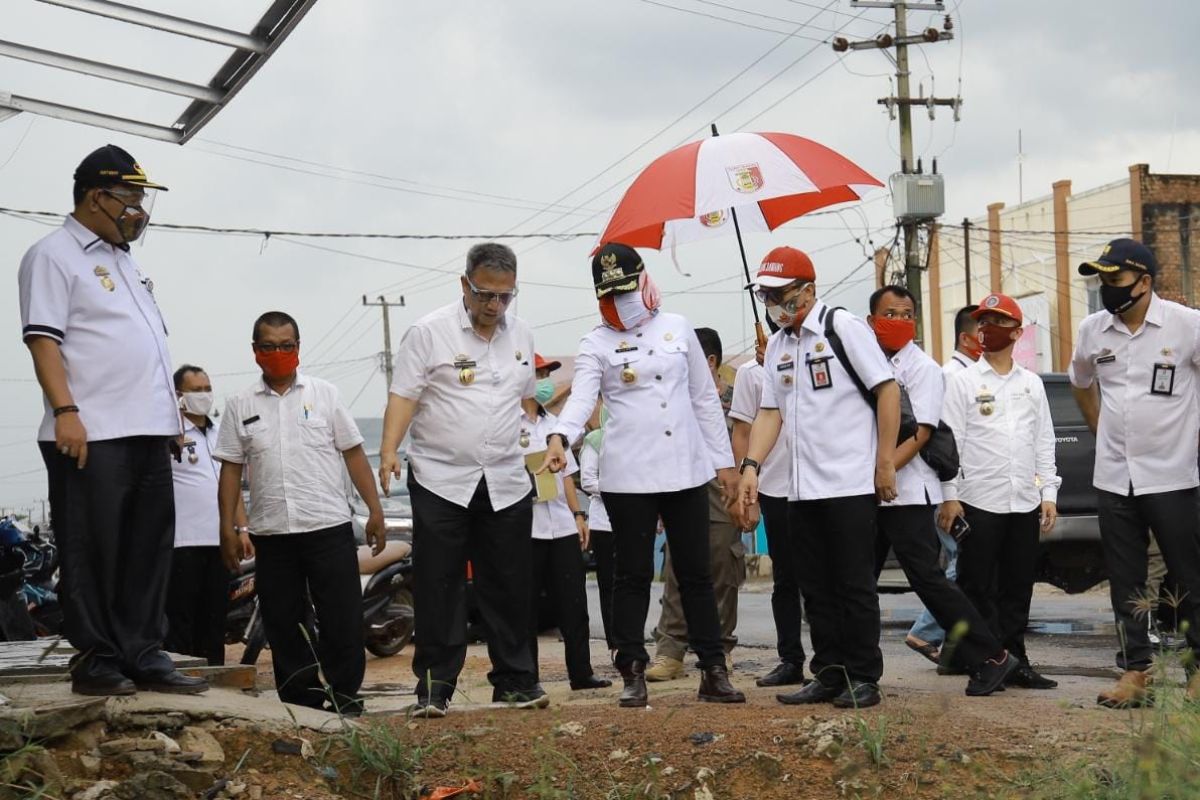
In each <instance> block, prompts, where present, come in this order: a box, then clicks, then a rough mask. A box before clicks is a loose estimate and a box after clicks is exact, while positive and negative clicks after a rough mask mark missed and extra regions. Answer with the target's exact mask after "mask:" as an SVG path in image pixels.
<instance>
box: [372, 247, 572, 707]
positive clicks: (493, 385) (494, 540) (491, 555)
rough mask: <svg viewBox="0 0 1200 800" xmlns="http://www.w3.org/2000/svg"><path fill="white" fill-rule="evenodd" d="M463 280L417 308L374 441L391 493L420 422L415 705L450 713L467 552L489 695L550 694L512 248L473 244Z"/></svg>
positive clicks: (529, 363) (522, 332) (528, 354)
mask: <svg viewBox="0 0 1200 800" xmlns="http://www.w3.org/2000/svg"><path fill="white" fill-rule="evenodd" d="M460 283H461V285H462V297H461V298H456V299H455V300H454V302H452V303H450V304H448V305H446V306H443V307H442V308H439V309H438V310H436V311H434V312H432V313H430V314H428V315H426V316H425V317H422V318H421V319H419V320H417V321H416V322H415V323H413V325H412V326H411V327H410V328H409V329H408V330H407V331H406V332H405V334H404V338H403V340H401V342H400V347H399V351H398V352H397V354H396V363H395V369H394V370H393V379H392V386H391V394H390V396H389V398H388V407H387V413H386V416H385V417H384V422H383V442H382V444H381V445H380V448H379V457H380V466H379V483H380V486H381V487H382V488H383V491H384V492H385V493H387V492H388V490H389V489H390V487H391V481H392V479H393V478H398V477H400V463H399V459H398V455H397V450H398V449H399V447H400V443H401V442H402V441H403V440H404V437H405V435H406V434H411V437H412V439H411V444H410V445H409V447H408V467H409V468H408V476H407V480H408V488H409V493H410V496H411V498H412V507H413V565H414V567H413V570H414V572H413V574H414V580H415V587H414V588H415V591H414V600H415V605H414V609H415V612H416V615H415V616H416V626H417V628H416V632H415V635H414V641H415V642H416V651H415V653H414V655H413V672H414V673H415V674H416V676H417V687H416V694H417V703H416V706H415V707H414V709H413V714H414V716H420V717H427V718H439V717H443V716H445V714H446V709H447V706H448V705H449V702H450V698H451V697H452V696H453V694H454V690H455V687H456V685H457V682H458V676H459V673H460V672H461V671H462V667H463V662H464V660H465V658H466V652H467V623H466V598H465V590H466V573H467V561H468V560H469V561H470V562H471V565H472V568H473V575H474V591H475V596H476V597H477V598H478V599H479V608H480V611H481V613H482V614H483V618H484V621H485V622H486V624H487V630H488V656H489V657H490V658H491V661H492V671H491V672H490V673H488V680H489V681H491V683H492V686H493V691H492V700H493V702H503V703H506V704H508V705H510V706H516V707H519V708H544V707H545V706H546V705H547V704H548V702H549V701H548V698H547V697H546V694H545V692H544V691H543V690H542V688H541V687H540V686H539V685H538V684H537V678H536V674H537V673H536V671H535V669H534V664H533V660H532V657H531V654H530V650H529V642H528V632H529V628H530V626H529V624H528V619H529V614H530V613H531V608H530V602H531V601H530V594H529V582H530V579H531V578H530V575H531V558H532V525H533V505H532V503H531V501H530V494H531V482H530V476H529V473H528V471H527V470H526V469H525V458H524V454H523V450H522V447H521V413H520V409H521V403H522V400H525V399H528V398H532V397H534V395H535V391H536V381H535V376H534V366H533V363H534V356H533V334H532V333H531V332H530V330H529V326H528V325H526V324H525V323H524V322H523V321H521V320H520V319H517V318H516V317H515V316H513V315H511V314H507V311H508V308H509V306H510V305H511V303H512V301H513V298H514V297H516V294H517V258H516V255H514V254H513V251H512V250H511V249H509V248H508V247H506V246H504V245H502V244H495V243H484V244H478V245H475V246H474V247H472V248H471V250H470V252H468V253H467V265H466V274H464V275H463V276H462V277H461V279H460ZM539 461H540V458H539Z"/></svg>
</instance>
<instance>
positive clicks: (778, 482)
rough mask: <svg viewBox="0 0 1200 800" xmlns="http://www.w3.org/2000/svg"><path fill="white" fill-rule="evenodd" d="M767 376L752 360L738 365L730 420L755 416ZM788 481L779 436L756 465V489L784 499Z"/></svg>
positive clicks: (788, 468)
mask: <svg viewBox="0 0 1200 800" xmlns="http://www.w3.org/2000/svg"><path fill="white" fill-rule="evenodd" d="M766 376H767V372H766V370H764V369H763V368H762V365H761V364H759V363H758V362H757V361H755V360H753V359H751V360H750V361H747V362H746V363H745V364H742V365H741V366H740V367H738V368H737V375H736V376H735V378H734V380H733V403H732V404H731V405H730V406H729V416H730V418H731V419H735V420H738V421H739V422H748V423H750V424H753V423H754V417H755V416H757V414H758V409H759V408H760V407H761V405H762V393H763V382H764V381H765V379H766ZM791 481H792V475H791V464H790V463H789V460H788V437H786V436H780V437H779V438H778V439H777V440H776V441H775V446H774V447H772V448H771V452H770V453H768V454H767V457H766V459H764V460H763V463H762V465H761V467H760V468H759V471H758V491H759V493H760V494H765V495H767V496H768V497H783V498H786V497H787V496H788V494H789V489H790V487H791Z"/></svg>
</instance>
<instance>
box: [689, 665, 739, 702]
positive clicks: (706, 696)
mask: <svg viewBox="0 0 1200 800" xmlns="http://www.w3.org/2000/svg"><path fill="white" fill-rule="evenodd" d="M696 696H697V698H699V699H700V700H701V701H702V702H705V703H744V702H746V695H744V694H742V693H741V692H739V691H738V690H737V689H735V688H733V684H732V683H730V682H729V670H727V669H726V668H725V665H724V664H714V665H713V666H711V667H705V668H704V669H702V670H701V671H700V691H699V692H697V694H696Z"/></svg>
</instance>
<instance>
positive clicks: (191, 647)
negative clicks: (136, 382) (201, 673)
mask: <svg viewBox="0 0 1200 800" xmlns="http://www.w3.org/2000/svg"><path fill="white" fill-rule="evenodd" d="M174 379H175V394H176V395H177V396H178V397H179V410H180V413H181V414H182V416H183V444H182V445H181V450H180V457H179V458H178V459H176V460H175V461H173V462H172V464H171V472H172V475H173V477H174V483H175V552H174V554H173V556H172V558H171V583H170V585H169V586H168V588H167V638H166V641H165V646H166V648H167V649H168V650H170V651H171V652H173V653H184V654H185V655H191V656H198V657H200V658H205V659H208V664H209V666H212V667H218V666H221V665H222V664H224V663H225V615H226V613H227V612H228V608H229V571H228V570H227V569H226V568H225V564H224V562H223V561H222V560H221V514H220V512H219V511H218V509H217V476H218V475H219V474H220V469H221V468H220V466H218V462H217V461H216V460H214V459H213V452H214V451H215V450H216V449H217V431H218V430H219V426H218V425H217V423H216V421H215V420H214V419H213V418H212V416H211V415H212V411H213V390H212V382H211V381H210V380H209V378H208V374H207V373H206V372H205V371H204V370H203V369H201V368H200V367H197V366H195V365H194V364H184V365H183V366H181V367H180V368H179V369H177V370H175V376H174ZM240 500H241V498H240V497H239V502H238V506H237V509H236V511H235V521H236V525H235V526H234V530H236V531H237V532H238V535H239V537H241V540H242V546H243V547H244V548H245V549H246V551H247V554H246V555H247V558H253V557H254V546H253V545H252V544H250V537H249V536H248V535H247V534H248V530H249V529H248V528H247V527H246V510H245V508H244V507H243V505H242V503H241V502H240Z"/></svg>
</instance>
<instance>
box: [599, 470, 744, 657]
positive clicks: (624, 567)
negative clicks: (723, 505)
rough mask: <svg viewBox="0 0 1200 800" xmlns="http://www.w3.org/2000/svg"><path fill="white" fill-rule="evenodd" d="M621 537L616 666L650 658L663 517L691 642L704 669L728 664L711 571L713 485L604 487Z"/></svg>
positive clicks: (616, 580) (617, 549)
mask: <svg viewBox="0 0 1200 800" xmlns="http://www.w3.org/2000/svg"><path fill="white" fill-rule="evenodd" d="M601 494H602V496H603V497H604V507H605V509H606V510H607V511H608V519H609V521H610V522H611V523H612V527H613V535H614V536H615V538H616V547H615V552H616V563H615V573H616V574H615V575H614V578H613V610H612V615H613V620H612V622H613V639H614V640H615V642H616V645H617V666H618V667H622V668H623V667H626V666H628V665H629V664H631V663H633V662H635V661H640V662H642V663H645V662H647V661H649V660H650V655H649V654H648V653H647V652H646V614H647V612H648V611H649V610H650V583H651V581H653V580H654V536H655V533H656V531H657V529H658V518H659V516H661V517H662V521H663V527H664V528H665V529H666V533H667V546H668V547H669V548H670V550H671V564H672V568H673V569H674V570H675V578H676V580H677V581H678V583H679V595H680V600H681V601H682V603H683V616H684V619H685V620H686V621H687V630H688V644H689V645H690V646H691V648H692V650H694V651H695V652H696V656H697V660H698V661H699V663H700V667H701V669H704V668H707V667H711V666H717V665H723V664H724V663H725V648H724V646H723V645H722V644H721V623H720V621H719V620H718V618H717V600H716V596H715V595H714V593H713V585H712V577H711V575H710V573H709V555H708V488H707V485H706V484H701V485H699V486H696V487H694V488H692V489H684V490H682V491H678V492H658V493H655V494H627V493H618V492H602V493H601Z"/></svg>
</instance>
